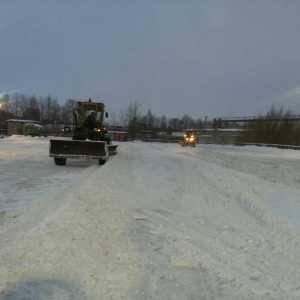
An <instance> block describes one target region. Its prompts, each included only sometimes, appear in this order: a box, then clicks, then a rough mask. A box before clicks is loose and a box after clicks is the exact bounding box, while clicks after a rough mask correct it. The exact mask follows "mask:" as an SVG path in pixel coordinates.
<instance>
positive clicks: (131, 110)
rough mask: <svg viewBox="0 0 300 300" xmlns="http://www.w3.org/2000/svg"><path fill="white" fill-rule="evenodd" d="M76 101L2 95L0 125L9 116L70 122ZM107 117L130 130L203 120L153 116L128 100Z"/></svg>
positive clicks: (186, 125)
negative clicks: (61, 102) (123, 106)
mask: <svg viewBox="0 0 300 300" xmlns="http://www.w3.org/2000/svg"><path fill="white" fill-rule="evenodd" d="M77 101H78V100H76V99H67V100H66V101H65V102H64V104H60V103H59V101H58V100H57V99H56V98H54V97H51V96H47V97H40V98H37V97H36V96H35V95H33V96H26V95H24V94H18V93H17V94H15V95H14V96H10V95H9V94H5V95H3V96H2V97H1V99H0V105H1V108H0V124H2V125H3V124H4V123H5V121H6V120H7V119H12V118H17V119H27V120H35V121H39V122H41V123H42V124H72V123H73V112H74V110H75V109H76V106H77ZM109 120H110V125H111V126H120V127H128V128H131V129H132V130H135V129H136V130H137V129H138V130H141V129H153V128H160V129H167V128H172V129H185V128H201V127H202V126H203V124H204V123H205V122H203V121H202V120H201V119H200V118H199V119H196V120H195V119H193V118H191V117H190V116H189V115H184V116H183V117H182V118H167V117H166V116H165V115H162V116H157V115H155V114H154V113H152V112H151V110H150V109H149V110H148V111H147V113H146V114H142V113H141V110H140V105H139V103H138V102H130V103H129V104H128V106H127V107H126V108H124V109H121V110H120V112H119V113H118V114H116V113H115V112H112V113H111V114H110V119H109ZM205 121H206V122H207V123H209V122H208V121H207V120H205Z"/></svg>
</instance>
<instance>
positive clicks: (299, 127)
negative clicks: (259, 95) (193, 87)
mask: <svg viewBox="0 0 300 300" xmlns="http://www.w3.org/2000/svg"><path fill="white" fill-rule="evenodd" d="M239 141H240V142H247V143H260V144H262V143H264V144H279V145H300V116H299V119H298V118H297V117H295V116H294V115H293V114H292V113H291V111H290V110H288V111H284V108H283V107H281V108H280V109H276V108H275V106H274V105H273V106H272V107H271V109H270V111H269V112H268V113H267V114H266V115H265V116H263V117H262V118H258V119H257V120H255V121H252V122H251V123H250V122H249V128H248V130H246V131H244V132H243V134H242V136H241V137H240V138H239Z"/></svg>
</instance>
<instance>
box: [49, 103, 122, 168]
mask: <svg viewBox="0 0 300 300" xmlns="http://www.w3.org/2000/svg"><path fill="white" fill-rule="evenodd" d="M104 108H105V106H104V104H103V103H100V102H92V100H91V99H89V101H78V102H77V109H76V110H75V112H74V126H73V127H74V131H73V137H72V140H71V139H70V140H66V139H63V140H60V139H56V140H50V145H49V156H50V157H53V158H54V162H55V164H56V165H65V164H66V162H67V158H90V159H98V161H99V164H100V165H103V164H105V162H106V161H107V160H108V158H109V155H114V154H116V153H117V147H118V146H117V145H112V144H111V140H110V138H109V137H107V136H106V133H107V129H106V128H105V126H104V118H105V117H106V118H107V117H108V113H107V112H105V110H104ZM67 129H70V128H67ZM66 131H67V130H66Z"/></svg>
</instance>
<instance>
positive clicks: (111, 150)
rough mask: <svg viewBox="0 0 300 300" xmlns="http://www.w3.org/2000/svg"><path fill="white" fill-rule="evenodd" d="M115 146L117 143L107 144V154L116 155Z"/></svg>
mask: <svg viewBox="0 0 300 300" xmlns="http://www.w3.org/2000/svg"><path fill="white" fill-rule="evenodd" d="M117 147H118V145H108V153H109V155H116V154H117Z"/></svg>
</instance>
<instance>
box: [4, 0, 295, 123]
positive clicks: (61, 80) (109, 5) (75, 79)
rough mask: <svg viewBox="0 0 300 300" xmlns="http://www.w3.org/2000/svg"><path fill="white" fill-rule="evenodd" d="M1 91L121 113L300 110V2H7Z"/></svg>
mask: <svg viewBox="0 0 300 300" xmlns="http://www.w3.org/2000/svg"><path fill="white" fill-rule="evenodd" d="M0 42H1V44H0V71H1V72H0V90H1V91H2V93H3V92H10V91H12V93H11V97H13V95H14V93H15V92H18V93H23V94H25V95H27V96H31V95H36V96H37V97H38V98H39V97H47V96H48V95H51V96H52V97H54V98H56V99H57V100H58V101H59V102H60V103H61V104H64V102H65V100H67V99H68V98H72V99H76V100H87V99H88V98H92V99H93V100H95V101H96V100H98V101H101V102H104V103H105V105H106V109H107V110H108V112H114V113H115V114H116V115H117V114H118V113H119V112H120V110H121V109H123V110H125V109H126V108H127V107H128V105H129V103H130V102H132V103H133V102H137V103H138V104H139V105H140V110H141V112H142V113H147V111H148V109H150V110H151V111H152V112H153V113H154V114H156V115H158V116H162V115H166V116H167V117H168V118H171V117H182V116H183V115H185V114H187V115H190V116H191V117H193V118H201V119H204V118H205V116H208V119H212V118H214V117H235V116H236V117H240V116H254V115H258V114H265V113H267V111H268V110H269V109H270V107H271V105H272V104H275V106H280V105H281V104H283V105H284V108H286V109H289V108H291V109H292V112H293V113H295V114H300V1H299V0H280V1H279V0H248V1H246V0H236V1H234V0H232V1H231V0H220V1H212V0H210V1H208V0H206V1H205V0H203V1H201V0H198V1H196V0H195V1H193V0H168V1H167V0H106V1H104V0H0Z"/></svg>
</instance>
